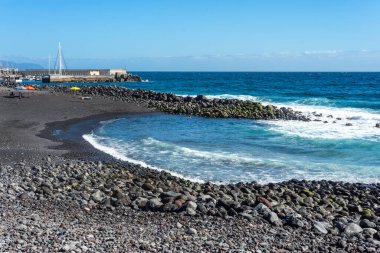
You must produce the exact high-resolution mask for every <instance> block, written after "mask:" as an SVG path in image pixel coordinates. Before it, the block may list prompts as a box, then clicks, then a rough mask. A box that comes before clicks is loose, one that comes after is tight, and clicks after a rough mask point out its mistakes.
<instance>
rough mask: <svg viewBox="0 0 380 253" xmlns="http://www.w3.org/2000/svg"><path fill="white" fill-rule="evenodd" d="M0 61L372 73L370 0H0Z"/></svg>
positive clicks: (374, 19)
mask: <svg viewBox="0 0 380 253" xmlns="http://www.w3.org/2000/svg"><path fill="white" fill-rule="evenodd" d="M0 24H1V27H2V28H3V29H2V35H4V34H6V35H7V37H8V39H1V40H0V60H1V59H3V60H4V59H5V60H13V61H16V62H23V61H24V62H25V61H28V62H35V63H39V64H42V65H44V66H47V58H48V55H49V54H51V55H52V56H53V57H55V55H56V50H57V44H58V42H59V41H60V42H61V43H62V46H63V50H64V56H65V58H66V62H67V65H68V67H69V68H70V67H72V68H77V67H127V68H128V69H131V70H201V71H208V70H220V71H224V70H231V71H239V70H241V71H246V70H247V71H351V70H354V71H365V70H368V71H380V1H377V0H360V1H359V0H334V1H331V0H330V1H327V0H314V1H312V0H310V1H305V0H289V1H284V0H277V1H275V0H272V1H271V0H268V1H255V0H247V1H245V0H234V1H233V0H228V1H227V0H192V1H178V0H177V1H174V0H173V1H172V0H160V1H157V0H139V1H121V0H120V1H117V0H114V1H111V0H109V1H94V0H92V1H91V0H81V1H79V0H54V1H52V0H49V1H48V0H33V1H31V0H19V1H17V0H0Z"/></svg>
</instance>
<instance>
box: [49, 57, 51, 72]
mask: <svg viewBox="0 0 380 253" xmlns="http://www.w3.org/2000/svg"><path fill="white" fill-rule="evenodd" d="M50 58H51V56H50V54H49V75H50Z"/></svg>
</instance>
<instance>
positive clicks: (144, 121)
mask: <svg viewBox="0 0 380 253" xmlns="http://www.w3.org/2000/svg"><path fill="white" fill-rule="evenodd" d="M138 74H139V75H140V76H141V77H142V78H143V79H144V80H145V82H142V83H123V84H116V85H122V86H126V87H128V88H132V89H148V90H155V91H159V92H172V93H175V94H178V95H184V96H186V95H192V96H193V95H197V94H203V95H206V96H208V97H209V98H239V99H243V100H252V101H260V102H262V103H264V104H269V103H270V104H273V105H276V106H285V107H291V108H293V109H294V110H298V111H301V112H302V113H303V114H305V115H308V116H310V117H311V118H312V119H313V121H311V122H297V121H253V120H242V119H208V118H200V117H188V116H180V115H167V114H162V113H158V114H146V115H130V116H125V117H123V118H121V119H117V120H111V121H106V122H102V124H101V125H100V127H98V128H97V129H94V130H93V131H92V133H90V134H86V135H84V136H83V137H84V138H85V139H86V140H87V141H88V142H90V143H91V144H92V145H93V146H94V147H95V148H98V149H100V150H102V151H104V152H106V153H109V154H111V155H113V156H115V157H117V158H119V159H122V160H126V161H130V162H134V163H137V164H141V165H143V166H148V167H151V168H154V169H158V170H166V171H170V172H172V173H173V174H176V175H180V176H183V177H187V178H190V179H192V180H198V181H213V182H238V181H245V182H249V181H253V180H255V181H258V182H261V183H267V182H278V181H283V180H288V179H292V178H297V179H308V180H322V179H326V180H339V181H349V182H367V183H370V182H380V129H379V128H376V127H375V125H376V123H378V122H380V73H282V72H281V73H270V72H266V73H258V72H257V73H256V72H249V73H243V72H242V73H237V72H231V73H229V72H225V73H220V72H218V73H208V72H142V73H138ZM314 114H322V116H321V117H316V116H315V115H314ZM314 119H316V120H321V121H314ZM326 122H327V123H326ZM347 123H350V124H352V126H346V124H347Z"/></svg>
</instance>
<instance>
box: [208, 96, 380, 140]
mask: <svg viewBox="0 0 380 253" xmlns="http://www.w3.org/2000/svg"><path fill="white" fill-rule="evenodd" d="M206 97H207V98H209V99H214V98H218V99H240V100H243V101H253V102H260V103H262V104H264V105H267V104H272V105H275V106H277V107H286V108H291V109H293V110H294V111H299V112H301V113H302V114H303V115H305V116H307V117H309V118H310V120H311V121H310V122H300V121H262V122H263V123H264V124H268V125H269V126H270V129H271V130H273V131H276V132H279V133H282V134H286V135H291V136H299V137H302V138H312V139H317V138H321V139H366V140H370V141H380V129H379V128H377V127H375V125H376V123H379V122H380V113H378V112H376V111H372V110H365V109H359V108H349V107H343V108H338V107H334V103H333V102H332V101H331V100H329V99H327V98H308V99H302V100H297V101H295V102H292V103H286V104H284V103H276V102H272V101H270V100H269V99H264V98H259V97H255V96H251V95H234V94H221V95H207V96H206Z"/></svg>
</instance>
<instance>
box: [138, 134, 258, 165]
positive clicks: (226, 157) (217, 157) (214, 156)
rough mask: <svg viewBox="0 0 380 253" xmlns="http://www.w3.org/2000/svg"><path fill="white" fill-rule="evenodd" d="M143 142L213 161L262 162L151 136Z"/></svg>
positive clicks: (240, 155)
mask: <svg viewBox="0 0 380 253" xmlns="http://www.w3.org/2000/svg"><path fill="white" fill-rule="evenodd" d="M143 143H144V145H155V146H157V147H159V148H163V149H164V150H171V151H173V152H176V153H180V154H181V155H184V156H188V157H197V158H203V159H208V160H213V161H230V162H237V163H258V162H262V161H261V160H260V159H255V158H253V157H248V156H244V155H242V154H234V153H228V152H210V151H202V150H196V149H191V148H187V147H182V146H179V145H175V144H172V143H167V142H163V141H159V140H156V139H154V138H151V137H149V138H147V139H144V140H143Z"/></svg>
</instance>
